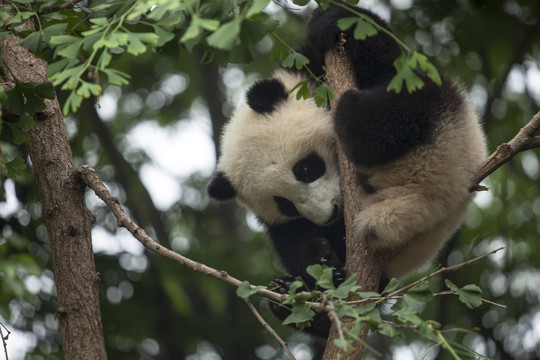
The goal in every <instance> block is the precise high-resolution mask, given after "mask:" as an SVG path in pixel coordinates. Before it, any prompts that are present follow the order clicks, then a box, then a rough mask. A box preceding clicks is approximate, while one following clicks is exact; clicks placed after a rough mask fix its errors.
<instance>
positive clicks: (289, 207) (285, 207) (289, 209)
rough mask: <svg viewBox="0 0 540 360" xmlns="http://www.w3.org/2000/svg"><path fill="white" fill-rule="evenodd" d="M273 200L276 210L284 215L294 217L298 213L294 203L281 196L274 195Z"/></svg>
mask: <svg viewBox="0 0 540 360" xmlns="http://www.w3.org/2000/svg"><path fill="white" fill-rule="evenodd" d="M274 201H275V202H276V204H277V207H278V210H279V211H280V212H281V213H282V214H283V215H285V216H290V217H295V216H298V215H300V213H299V212H298V210H296V206H294V204H293V203H292V202H291V201H289V200H287V199H285V198H282V197H281V196H274Z"/></svg>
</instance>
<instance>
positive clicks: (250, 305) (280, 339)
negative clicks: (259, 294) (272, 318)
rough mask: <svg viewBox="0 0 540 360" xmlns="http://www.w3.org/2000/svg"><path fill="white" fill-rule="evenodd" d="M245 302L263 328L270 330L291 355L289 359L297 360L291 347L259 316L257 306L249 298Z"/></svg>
mask: <svg viewBox="0 0 540 360" xmlns="http://www.w3.org/2000/svg"><path fill="white" fill-rule="evenodd" d="M244 301H245V302H246V304H247V306H248V307H249V310H251V312H252V313H253V315H255V317H256V318H257V320H259V322H260V323H261V324H262V326H263V327H264V328H265V329H266V330H268V332H269V333H270V334H271V335H272V336H273V337H274V338H275V339H276V340H277V342H278V343H279V344H280V345H281V346H282V347H283V350H285V352H286V353H287V355H289V357H290V358H291V360H296V359H295V357H294V355H293V354H292V352H291V350H289V347H288V346H287V343H286V342H285V341H284V340H283V339H282V338H281V337H280V336H279V335H278V334H277V333H276V331H275V330H274V329H272V327H271V326H270V325H268V323H267V322H266V320H264V318H263V317H262V316H261V314H259V312H258V311H257V309H256V308H255V305H253V303H252V302H251V300H249V298H244Z"/></svg>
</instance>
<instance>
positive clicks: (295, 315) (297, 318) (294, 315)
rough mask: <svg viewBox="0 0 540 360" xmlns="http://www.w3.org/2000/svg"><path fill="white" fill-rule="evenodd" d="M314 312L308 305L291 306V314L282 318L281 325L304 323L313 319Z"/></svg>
mask: <svg viewBox="0 0 540 360" xmlns="http://www.w3.org/2000/svg"><path fill="white" fill-rule="evenodd" d="M314 316H315V312H314V311H313V310H311V309H309V308H308V307H306V306H304V305H303V304H302V305H297V306H293V308H292V311H291V314H290V315H289V316H287V317H286V318H285V320H283V325H289V324H299V325H302V324H306V323H309V322H310V321H311V320H313V317H314Z"/></svg>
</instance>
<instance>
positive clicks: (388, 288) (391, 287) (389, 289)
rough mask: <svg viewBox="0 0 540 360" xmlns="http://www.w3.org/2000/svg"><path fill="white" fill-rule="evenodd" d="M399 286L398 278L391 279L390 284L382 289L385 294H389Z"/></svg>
mask: <svg viewBox="0 0 540 360" xmlns="http://www.w3.org/2000/svg"><path fill="white" fill-rule="evenodd" d="M398 286H399V281H398V279H396V278H392V279H390V281H389V282H388V284H387V285H386V286H385V288H384V290H383V291H382V293H383V294H389V293H391V292H392V291H394V290H396V289H397V288H398Z"/></svg>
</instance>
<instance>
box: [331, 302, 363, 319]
mask: <svg viewBox="0 0 540 360" xmlns="http://www.w3.org/2000/svg"><path fill="white" fill-rule="evenodd" d="M336 314H337V316H338V317H339V318H340V319H341V318H343V317H350V318H356V317H358V313H357V311H356V308H354V307H353V306H352V305H350V304H348V303H346V302H344V303H342V304H336Z"/></svg>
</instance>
